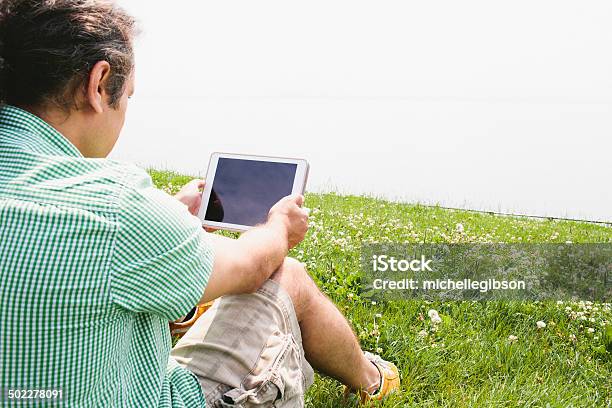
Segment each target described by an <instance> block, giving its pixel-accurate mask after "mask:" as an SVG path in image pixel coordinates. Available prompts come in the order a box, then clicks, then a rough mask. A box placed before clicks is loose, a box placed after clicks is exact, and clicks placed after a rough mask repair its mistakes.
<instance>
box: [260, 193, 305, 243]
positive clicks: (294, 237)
mask: <svg viewBox="0 0 612 408" xmlns="http://www.w3.org/2000/svg"><path fill="white" fill-rule="evenodd" d="M303 203H304V196H301V195H291V196H287V197H285V198H282V199H281V200H280V201H279V202H278V203H276V204H274V207H272V208H271V209H270V212H269V213H268V222H269V223H281V224H282V225H284V227H285V230H286V231H287V245H288V247H289V249H291V248H293V247H295V246H296V245H297V244H299V243H300V242H302V241H303V240H304V236H305V235H306V232H307V231H308V211H307V210H306V209H304V208H301V207H302V204H303Z"/></svg>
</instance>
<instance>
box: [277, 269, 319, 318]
mask: <svg viewBox="0 0 612 408" xmlns="http://www.w3.org/2000/svg"><path fill="white" fill-rule="evenodd" d="M270 279H272V280H273V281H275V282H277V283H278V284H279V285H280V287H281V288H283V289H284V290H285V292H287V293H288V294H289V297H291V301H292V302H293V307H294V308H295V313H296V315H297V317H298V320H301V318H302V316H303V315H304V314H305V313H307V311H308V309H310V306H311V303H312V301H313V299H314V298H315V297H316V296H317V295H320V291H319V288H318V287H317V285H316V284H315V282H314V281H313V280H312V278H311V277H310V275H309V274H308V272H307V271H306V267H305V266H304V264H303V263H301V262H299V261H298V260H296V259H294V258H290V257H287V258H285V261H284V262H283V264H282V265H281V267H280V268H278V270H277V271H276V272H274V274H273V275H272V276H271V278H270Z"/></svg>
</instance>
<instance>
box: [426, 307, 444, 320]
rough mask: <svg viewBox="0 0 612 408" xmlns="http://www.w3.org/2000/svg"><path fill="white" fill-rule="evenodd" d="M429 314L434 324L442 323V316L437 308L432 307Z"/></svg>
mask: <svg viewBox="0 0 612 408" xmlns="http://www.w3.org/2000/svg"><path fill="white" fill-rule="evenodd" d="M427 315H428V316H429V318H430V319H431V322H432V323H433V324H439V323H442V318H441V317H440V315H439V314H438V311H437V310H435V309H430V310H429V312H427Z"/></svg>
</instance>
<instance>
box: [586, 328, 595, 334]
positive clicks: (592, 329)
mask: <svg viewBox="0 0 612 408" xmlns="http://www.w3.org/2000/svg"><path fill="white" fill-rule="evenodd" d="M587 332H589V333H595V329H594V328H592V327H589V328H588V329H587Z"/></svg>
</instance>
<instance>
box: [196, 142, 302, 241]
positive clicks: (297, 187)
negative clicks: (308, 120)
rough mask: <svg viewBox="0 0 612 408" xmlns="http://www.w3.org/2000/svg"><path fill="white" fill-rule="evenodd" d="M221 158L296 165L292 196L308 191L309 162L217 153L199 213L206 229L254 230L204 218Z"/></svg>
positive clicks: (209, 168) (212, 155)
mask: <svg viewBox="0 0 612 408" xmlns="http://www.w3.org/2000/svg"><path fill="white" fill-rule="evenodd" d="M220 158H227V159H239V160H240V159H242V160H254V161H267V162H273V163H292V164H296V165H297V168H296V170H295V177H294V178H293V187H292V189H291V194H304V190H305V189H306V182H307V181H308V171H309V165H308V161H306V160H305V159H293V158H287V157H275V156H257V155H249V154H235V153H222V152H215V153H213V154H211V156H210V162H209V163H208V170H207V171H206V179H205V180H206V183H205V184H204V191H203V192H202V204H201V205H200V211H199V212H198V218H200V221H202V226H204V227H207V228H215V229H222V230H227V231H237V232H243V231H247V230H249V229H251V228H253V226H249V225H240V224H232V223H229V222H218V221H208V220H206V219H205V218H204V217H205V216H206V210H207V209H208V200H209V199H210V193H211V191H212V186H213V184H214V180H215V174H216V172H217V164H218V163H219V159H220Z"/></svg>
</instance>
